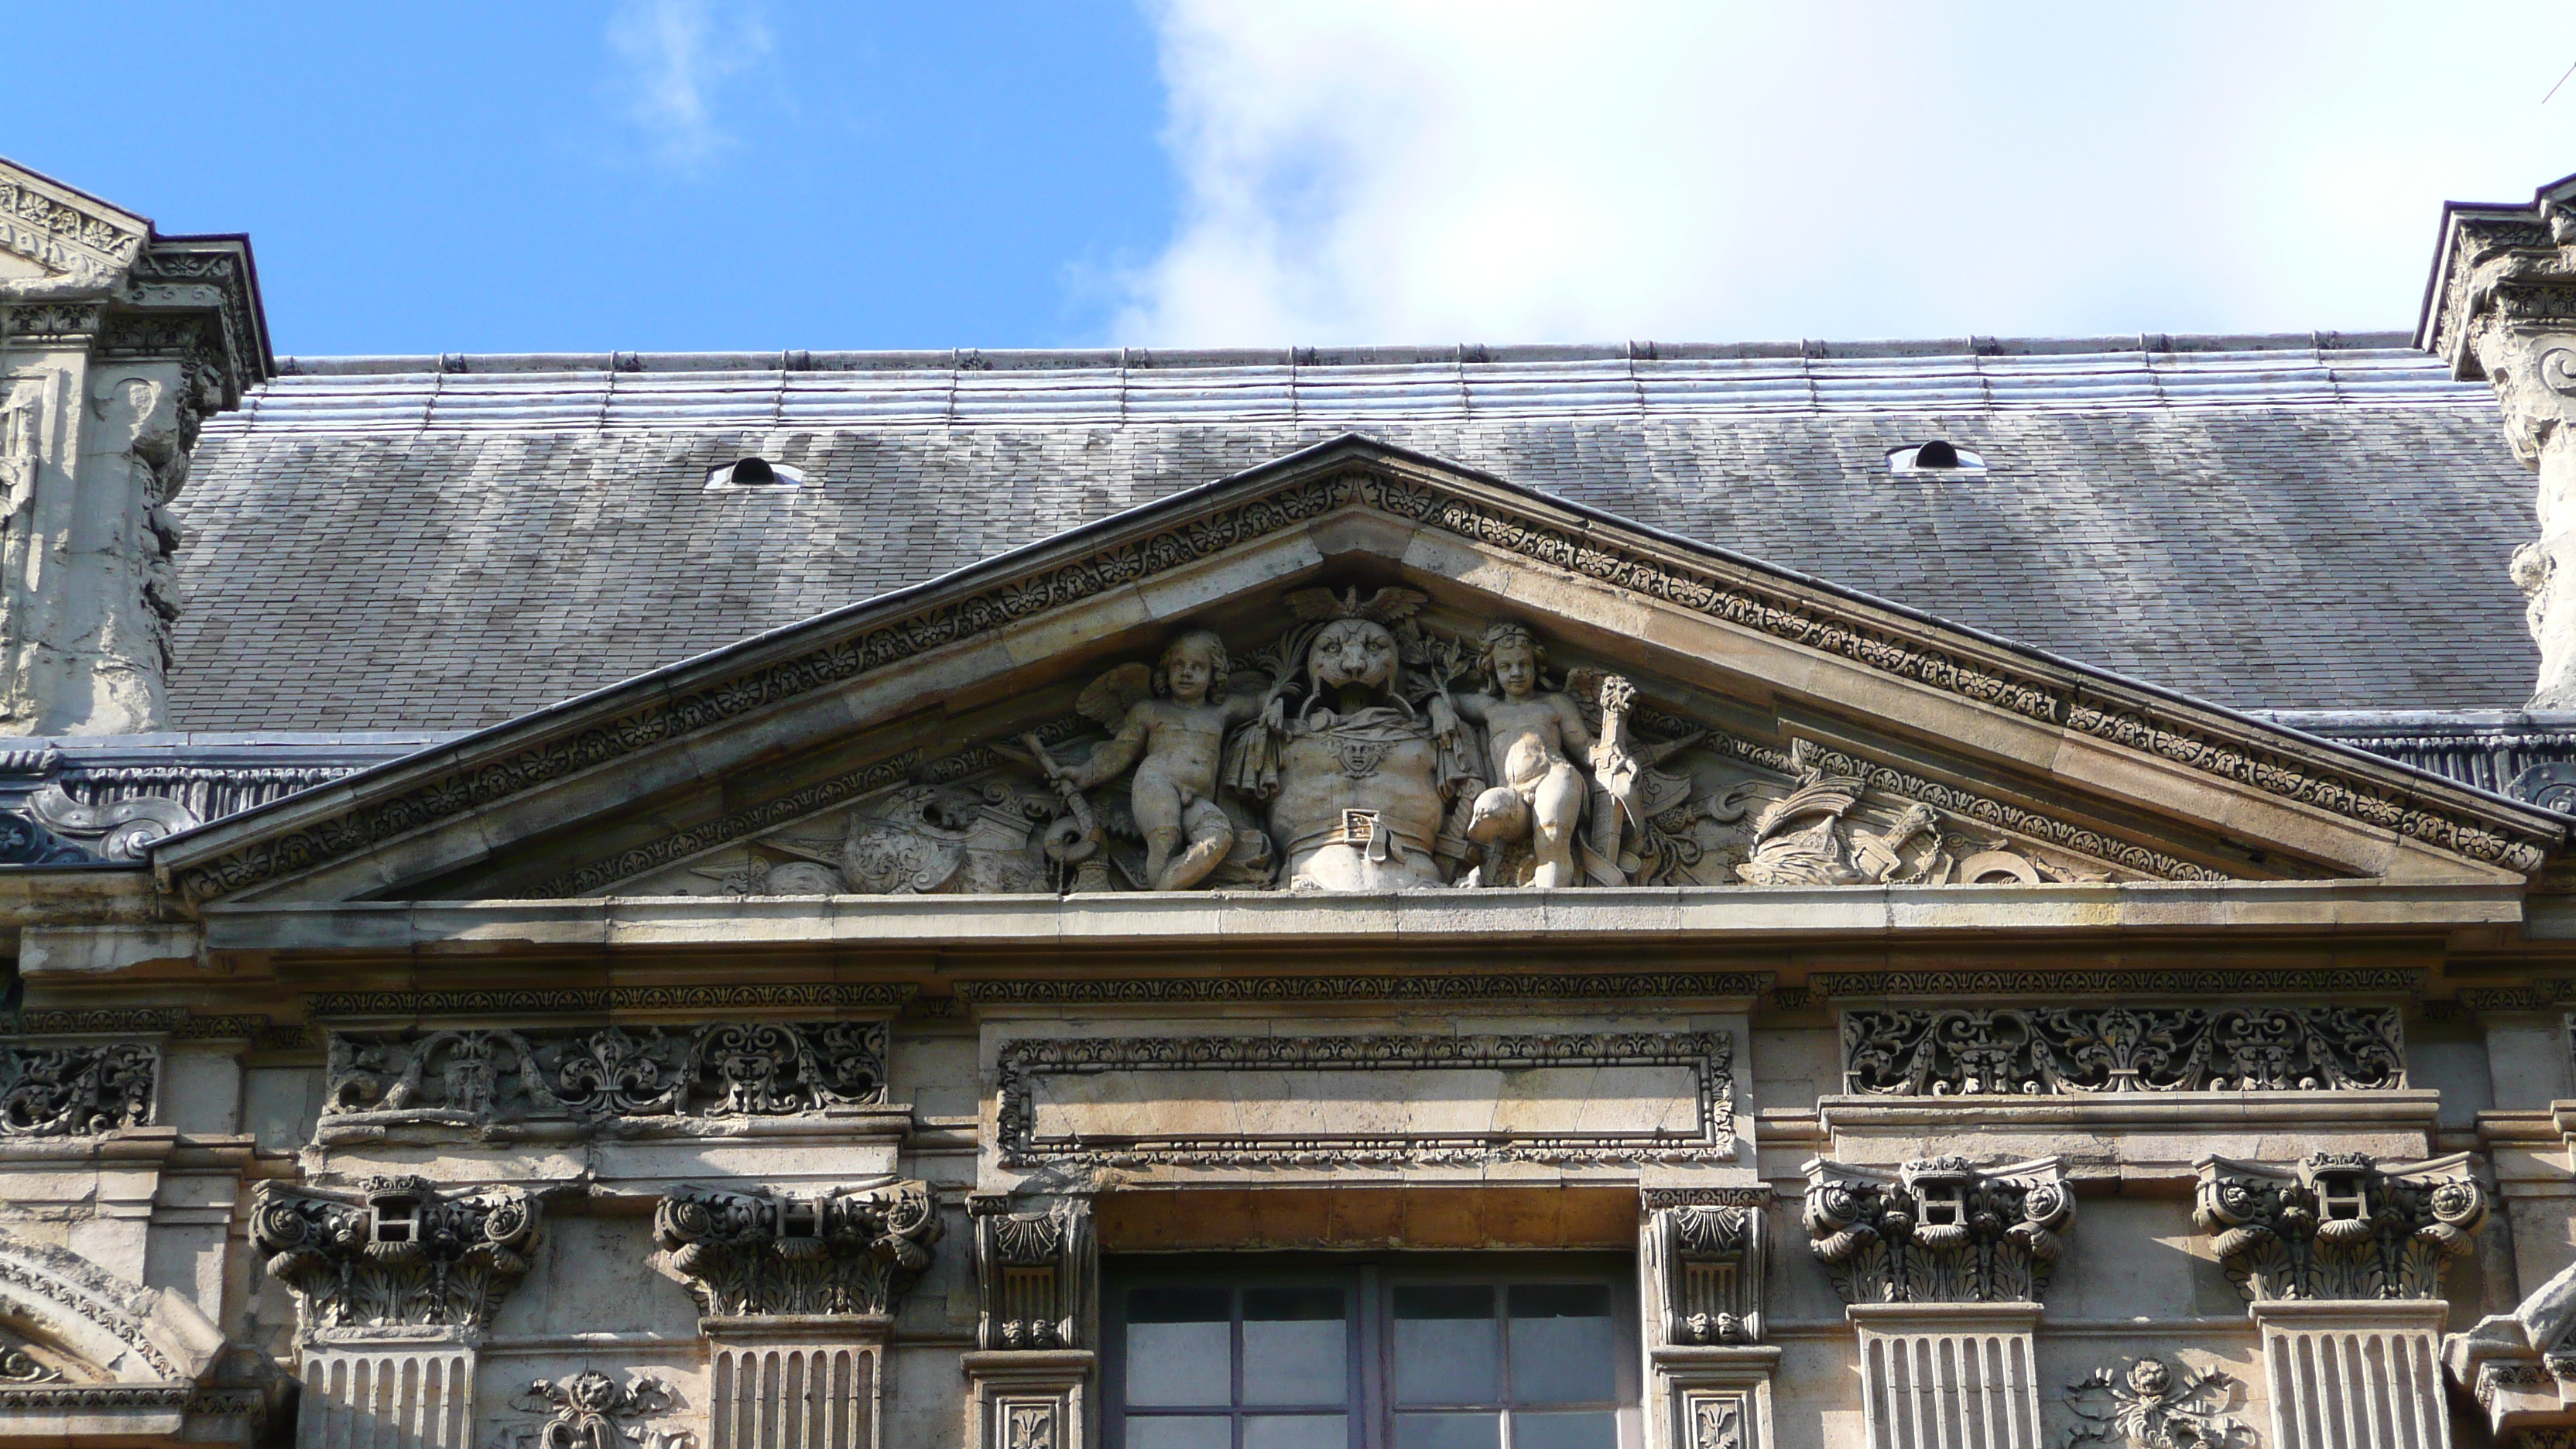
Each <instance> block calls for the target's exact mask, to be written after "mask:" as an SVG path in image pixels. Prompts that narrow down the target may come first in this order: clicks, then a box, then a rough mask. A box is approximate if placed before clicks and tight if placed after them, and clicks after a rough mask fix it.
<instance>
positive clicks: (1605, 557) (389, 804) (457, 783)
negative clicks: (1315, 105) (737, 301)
mask: <svg viewBox="0 0 2576 1449" xmlns="http://www.w3.org/2000/svg"><path fill="white" fill-rule="evenodd" d="M1345 506H1358V507H1364V508H1369V509H1374V510H1376V511H1379V512H1383V513H1386V514H1389V515H1392V516H1394V517H1397V518H1400V519H1404V520H1407V521H1410V522H1415V523H1420V524H1423V525H1426V526H1430V527H1435V528H1438V529H1441V530H1443V531H1445V532H1449V533H1452V534H1456V535H1458V536H1460V537H1463V538H1467V539H1471V540H1474V541H1476V542H1479V543H1482V544H1486V545H1488V546H1490V547H1494V548H1498V549H1501V550H1504V551H1506V552H1509V553H1513V554H1517V555H1519V556H1521V557H1523V558H1527V559H1530V560H1533V561H1535V562H1538V563H1542V564H1548V565H1552V566H1554V567H1557V568H1560V569H1564V570H1566V571H1568V572H1571V573H1574V574H1578V575H1581V576H1583V577H1585V578H1589V579H1593V580H1596V581H1599V582H1602V583H1607V584H1611V585H1614V586H1617V587H1620V588H1624V589H1627V590H1629V591H1631V592H1634V593H1638V594H1642V595H1644V596H1646V597H1648V598H1653V599H1657V600H1661V601H1664V602H1667V603H1670V604H1673V605H1676V606H1678V607H1681V608H1684V609H1688V610H1691V611H1692V612H1695V613H1698V614H1702V615H1704V616H1707V617H1711V618H1716V619H1722V620H1724V621H1726V622H1728V623H1731V624H1735V625H1738V626H1741V627H1744V628H1748V629H1753V630H1756V631H1758V632H1760V633H1763V634H1767V635H1770V636H1772V637H1774V638H1778V639H1782V640H1786V641H1789V642H1792V643H1796V644H1801V645H1804V646H1806V647H1808V648H1812V649H1818V650H1822V651H1823V652H1825V653H1828V654H1832V655H1836V656H1838V657H1841V658H1844V659H1848V660H1850V661H1852V662H1854V663H1856V664H1860V665H1862V666H1864V667H1866V668H1870V669H1874V670H1877V671H1879V672H1881V673H1884V674H1889V675H1893V676H1896V677H1898V678H1902V679H1908V680H1912V681H1915V682H1917V683H1920V684H1923V685H1926V686H1929V687H1931V688H1934V689H1938V690H1941V691H1944V692H1946V693H1950V694H1956V695H1959V696H1961V697H1963V698H1966V699H1971V700H1975V701H1978V702H1980V703H1984V704H1989V705H1992V706H1994V707H1996V708H1999V709H2004V710H2007V711H2010V712H2011V713H2014V714H2017V715H2021V716H2023V717H2025V718H2028V719H2033V720H2037V721H2041V722H2043V723H2048V724H2055V725H2061V726H2065V727H2067V728H2071V729H2074V730H2076V731H2078V732H2081V733H2084V734H2089V735H2093V736H2095V737H2097V738H2101V739H2106V740H2110V741H2112V742H2114V743H2118V744H2121V745H2125V746H2128V747H2130V748H2134V749H2139V750H2143V751H2146V752H2148V753H2150V754H2154V755H2157V756H2159V757H2161V758H2165V759H2169V760H2173V761H2176V762H2178V763H2181V764H2184V765H2187V766H2189V767H2191V768H2194V769H2197V770H2201V771H2204V772H2207V773H2210V774H2215V775H2219V776H2222V777H2224V778H2227V779H2231V780H2236V781H2239V782H2241V783H2244V784H2248V785H2251V786H2253V787H2255V788H2257V789H2260V790H2263V791H2265V792H2266V793H2269V794H2273V795H2278V796H2281V797H2284V798H2288V799H2293V800H2297V801H2301V802H2303V803H2306V804H2310V805H2314V806H2317V807H2319V808H2322V809H2325V810H2328V811H2330V812H2332V813H2335V814H2339V815H2343V816H2346V817H2348V818H2351V819H2355V820H2360V821H2363V822H2364V823H2367V824H2371V825H2376V826H2381V827H2383V828H2386V829H2389V830H2391V831H2394V832H2395V833H2397V834H2399V835H2402V836H2405V837H2407V838H2409V839H2415V840H2421V841H2423V842H2425V843H2427V844H2430V845H2434V846H2436V847H2439V848H2441V849H2445V850H2450V851H2454V852H2457V853H2458V854H2460V855H2463V856H2466V857H2468V858H2470V859H2472V860H2479V861H2485V862H2489V863H2492V864H2498V865H2503V866H2506V867H2508V868H2511V869H2514V870H2520V871H2526V872H2528V871H2532V870H2537V869H2538V868H2539V867H2540V865H2541V863H2542V861H2543V860H2544V859H2545V857H2546V854H2547V850H2548V848H2549V847H2550V846H2551V845H2554V844H2556V843H2558V840H2559V836H2558V835H2557V833H2556V832H2554V831H2550V830H2548V829H2547V828H2545V827H2542V826H2540V825H2538V824H2533V825H2531V826H2529V827H2528V828H2526V829H2524V830H2523V831H2521V832H2520V833H2507V832H2506V831H2505V830H2501V829H2498V828H2496V827H2494V826H2491V825H2488V824H2485V823H2481V822H2479V821H2477V820H2474V819H2472V818H2470V817H2468V816H2466V815H2464V814H2460V813H2457V812H2454V811H2450V810H2445V809H2440V808H2435V807H2432V806H2428V805H2424V804H2422V803H2420V802H2418V801H2416V800H2415V799H2414V798H2413V797H2412V794H2411V792H2405V791H2397V790H2392V789H2389V788H2385V787H2381V786H2378V785H2373V784H2370V783H2367V782H2365V781H2363V780H2360V779H2358V778H2356V777H2353V776H2351V775H2348V774H2346V773H2344V772H2341V771H2338V770H2334V769H2332V768H2329V767H2321V766H2319V765H2317V764H2314V763H2312V762H2307V761H2301V760H2296V759H2293V758H2291V757H2289V756H2287V755H2282V754H2279V753H2277V752H2273V751H2268V750H2263V749H2260V748H2259V747H2248V746H2243V745H2239V744H2234V743H2230V742H2226V741H2219V740H2213V739H2210V738H2208V737H2207V736H2206V735H2205V734H2202V733H2201V732H2199V731H2197V730H2195V729H2194V728H2192V727H2190V726H2186V725H2183V724H2181V723H2179V722H2178V721H2175V720H2170V719H2167V718H2164V717H2162V716H2161V715H2160V714H2158V713H2157V712H2155V711H2154V710H2153V709H2152V708H2151V707H2149V706H2147V705H2145V704H2143V703H2137V702H2124V703H2121V704H2119V705H2116V706H2113V707H2107V708H2106V707H2104V706H2102V705H2099V704H2096V703H2095V702H2093V701H2092V700H2090V699H2087V698H2084V697H2083V693H2084V686H2083V685H2081V684H2076V685H2073V686H2070V685H2067V684H2061V683H2057V682H2054V681H2048V680H2043V679H2041V678H2039V677H2037V676H2036V675H2027V674H2018V673H2007V672H2002V671H2000V670H1998V669H1994V668H1989V667H1987V666H1985V665H1983V664H1980V663H1977V662H1972V661H1970V660H1968V659H1965V658H1962V657H1960V656H1958V655H1955V654H1953V653H1951V652H1949V651H1945V650H1942V649H1938V648H1932V647H1927V646H1926V645H1925V644H1923V643H1922V642H1920V641H1919V640H1916V639H1911V638H1906V637H1901V636H1899V635H1897V634H1896V633H1894V632H1892V631H1889V630H1887V629H1884V628H1882V627H1879V626H1877V625H1874V624H1870V623H1866V622H1863V620H1862V618H1861V616H1860V614H1859V611H1858V610H1857V608H1854V607H1847V606H1840V605H1838V604H1837V603H1836V602H1835V601H1832V600H1829V599H1823V598H1801V597H1798V596H1796V595H1794V594H1792V593H1791V592H1790V591H1789V590H1788V589H1787V588H1785V587H1781V586H1778V585H1776V584H1771V583H1769V582H1767V581H1763V580H1760V579H1758V577H1757V576H1755V575H1754V574H1753V572H1752V570H1750V569H1730V570H1726V571H1724V572H1721V571H1720V570H1719V569H1718V568H1716V567H1710V566H1691V565H1685V564H1681V563H1679V562H1677V561H1675V560H1673V559H1671V558H1668V557H1665V556H1662V555H1660V554H1657V553H1652V552H1648V551H1646V550H1645V549H1643V548H1630V547H1623V546H1619V545H1616V544H1612V543H1609V542H1607V541H1606V540H1605V539H1604V537H1603V536H1601V535H1600V534H1598V533H1596V532H1594V531H1593V530H1591V529H1588V528H1569V527H1566V526H1562V525H1559V524H1557V523H1554V522H1549V521H1545V520H1543V519H1541V518H1539V517H1538V516H1537V515H1536V513H1535V512H1534V511H1532V510H1524V509H1519V508H1514V507H1511V506H1509V505H1507V504H1505V503H1503V502H1501V501H1499V500H1495V499H1488V498H1471V497H1466V496H1462V495H1460V494H1457V493H1454V492H1451V491H1449V490H1448V489H1446V488H1441V487H1437V486H1434V485H1432V484H1430V483H1427V482H1420V481H1414V480H1410V479H1404V478H1398V477H1395V476H1392V470H1391V469H1390V470H1387V471H1380V470H1378V469H1373V468H1370V467H1365V466H1359V467H1344V468H1341V469H1338V470H1336V471H1333V472H1330V473H1327V474H1324V475H1322V476H1311V475H1310V476H1305V477H1299V478H1295V479H1291V480H1289V481H1287V482H1285V483H1283V484H1281V485H1279V486H1277V487H1274V488H1272V489H1269V490H1268V491H1265V492H1262V493H1259V494H1257V495H1256V496H1254V497H1251V498H1247V499H1244V500H1242V501H1240V502H1237V503H1233V504H1230V505H1227V506H1225V507H1222V508H1219V509H1216V510H1214V511H1213V512H1210V513H1207V514H1204V515H1202V516H1200V517H1198V518H1194V519H1190V520H1187V521H1184V522H1180V523H1175V524H1173V525H1171V526H1169V527H1166V528H1163V529H1160V530H1157V531H1156V532H1154V533H1151V534H1148V535H1146V536H1144V537H1142V538H1136V539H1130V540H1127V541H1123V542H1119V543H1115V544H1111V545H1108V546H1106V547H1103V548H1099V549H1095V550H1093V551H1092V552H1090V553H1088V554H1085V555H1083V556H1082V557H1079V558H1075V559H1072V560H1069V561H1066V562H1064V563H1061V564H1057V565H1054V566H1051V567H1049V568H1047V569H1045V570H1043V571H1041V572H1038V573H1035V574H1031V575H1024V576H1022V577H1019V578H1016V579H1010V580H1005V581H1002V582H999V583H996V584H994V585H992V586H990V587H987V588H985V589H983V590H981V591H979V592H977V593H974V594H972V595H969V596H967V597H964V598H960V599H954V600H950V601H948V602H944V603H940V604H936V605H932V606H929V607H926V608H923V609H920V610H917V611H915V612H913V613H911V614H908V615H906V616H904V617H902V618H900V619H896V620H892V621H889V622H887V623H884V624H881V625H878V626H875V627H873V628H868V629H865V630H862V631H860V632H858V633H856V634H854V635H852V636H850V637H847V638H842V639H836V640H833V641H832V642H830V643H827V644H824V645H822V646H821V647H818V648H815V649H812V650H808V651H806V652H805V653H803V654H800V655H797V656H795V657H793V658H790V659H786V660H782V661H779V662H777V663H775V664H770V665H765V666H762V667H760V668H756V669H752V670H749V671H746V672H744V673H741V674H738V675H735V676H733V677H731V678H728V679H723V680H719V681H716V682H714V683H712V684H710V685H708V686H706V687H705V688H702V689H698V690H695V691H692V692H689V693H686V694H681V695H677V696H675V697H671V698H667V699H664V700H660V701H657V702H655V703H652V704H649V705H646V706H644V707H642V708H639V709H636V710H634V711H632V712H630V713H628V714H625V715H622V716H620V717H618V718H616V719H614V720H610V721H606V722H603V723H600V724H597V725H593V726H590V727H588V728H585V729H581V730H579V731H577V732H575V733H572V734H568V735H564V736H560V737H557V738H555V739H551V740H547V741H544V742H542V743H539V744H535V745H532V746H530V747H529V748H527V749H524V750H521V751H519V752H518V753H516V754H513V755H510V756H508V757H507V758H503V759H496V760H492V761H489V762H486V763H483V764H480V765H477V766H474V767H472V768H470V769H464V770H458V771H454V772H451V773H449V774H445V775H442V776H440V777H438V778H436V779H433V780H430V781H427V782H425V783H423V784H421V785H418V786H416V787H414V788H412V789H410V790H407V791H404V792H403V793H401V794H399V795H396V796H394V797H392V798H391V799H388V800H385V801H382V802H380V803H376V804H371V805H367V806H364V807H361V808H358V809H354V810H351V811H348V812H346V813H344V814H341V815H339V816H336V817H334V818H332V819H329V820H325V821H322V822H319V823H316V824H314V825H312V826H309V827H306V828H304V829H301V830H296V831H291V832H288V833H286V834H284V835H281V836H278V837H276V838H274V839H270V840H265V841H259V842H256V843H252V844H247V845H244V846H241V847H239V848H237V849H234V850H231V851H227V852H224V853H222V854H219V855H216V856H213V857H211V858H209V859H207V860H205V861H203V862H201V863H198V864H194V865H190V866H187V867H185V868H183V869H180V870H177V871H176V872H174V880H173V884H174V886H175V887H176V889H177V890H178V891H179V893H180V894H181V896H182V897H183V898H185V899H187V900H190V901H207V900H212V899H214V898H216V897H218V896H222V895H225V894H228V893H230V892H233V891H238V890H242V889H245V888H248V887H250V886H255V885H258V884H261V883H263V882H265V881H269V880H273V879H276V878H277V877H279V876H281V875H286V874H290V873H292V872H296V871H302V870H306V869H310V868H313V867H316V866H320V865H323V864H326V863H328V862H331V861H334V860H338V859H341V858H344V857H347V856H351V855H355V854H358V853H361V852H363V851H366V850H369V849H372V848H373V847H375V846H376V845H378V844H381V843H383V842H384V841H387V840H390V839H392V838H394V837H396V836H399V835H403V834H406V833H408V832H410V831H412V830H415V829H418V828H420V827H422V826H425V825H430V824H434V823H436V822H438V821H441V820H446V819H449V818H452V817H454V816H457V815H461V814H465V813H467V812H469V811H471V810H474V809H477V808H479V807H481V806H483V805H485V804H488V803H491V802H493V801H496V800H499V799H502V798H504V797H506V796H510V795H514V794H517V793H519V792H521V791H524V790H527V789H529V788H532V787H534V786H537V785H541V784H544V783H547V782H549V781H553V780H557V779H561V778H563V777H565V776H568V775H571V774H574V773H576V772H578V771H581V770H586V769H589V768H591V767H593V766H596V765H600V764H604V763H607V762H609V761H612V760H617V759H621V758H624V757H625V756H628V755H631V754H634V753H636V752H637V751H640V750H644V749H647V748H650V747H652V746H655V745H658V744H660V743H662V742H664V741H666V740H669V739H672V738H675V737H677V736H680V735H682V734H686V733H689V732H692V731H695V730H698V729H702V728H706V727H708V726H711V725H716V724H720V723H723V722H724V721H726V720H730V719H734V718H737V717H739V716H742V715H744V714H747V713H749V712H751V711H753V710H757V709H761V708H765V707H767V706H770V705H773V704H777V703H780V702H783V701H786V700H790V699H795V698H798V697H801V696H803V695H806V694H810V693H812V692H814V691H816V690H820V689H825V688H829V687H832V686H834V685H838V684H841V683H843V682H846V681H848V680H850V679H853V678H856V677H858V676H860V675H862V674H866V673H868V672H871V671H873V670H877V669H881V668H885V667H887V666H889V665H892V664H896V663H899V662H901V661H904V660H907V659H911V658H914V657H916V656H919V655H921V654H924V653H927V652H929V651H931V650H934V649H939V648H943V647H945V646H947V645H950V644H954V643H958V642H960V641H963V640H967V639H974V638H979V637H982V636H985V635H988V634H991V633H993V632H995V631H997V630H1000V629H1003V628H1006V627H1009V626H1011V625H1014V624H1017V623H1019V622H1021V621H1023V620H1026V619H1029V618H1032V617H1034V616H1036V615H1038V614H1042V613H1045V612H1047V611H1049V610H1052V609H1056V608H1059V607H1062V606H1065V605H1069V604H1073V603H1078V602H1080V601H1082V600H1085V599H1089V598H1092V597H1096V596H1097V595H1099V594H1102V593H1104V592H1107V591H1109V590H1112V589H1116V588H1122V587H1126V586H1129V585H1132V584H1134V583H1137V582H1139V581H1141V580H1143V579H1146V578H1150V577H1153V576H1155V575H1158V574H1162V573H1165V572H1168V571H1170V570H1172V569H1175V568H1178V567H1181V566H1184V565H1187V564H1190V563H1193V562H1196V561H1197V560H1200V559H1204V558H1207V557H1209V556H1211V555H1213V554H1216V553H1220V552H1222V551H1224V550H1226V549H1229V548H1233V547H1235V546H1237V545H1239V544H1244V543H1249V542H1253V541H1255V540H1258V539H1261V538H1264V537H1267V536H1269V535H1271V534H1274V533H1278V532H1281V531H1283V530H1286V529H1290V528H1295V527H1299V526H1301V525H1303V524H1306V523H1308V522H1311V521H1313V520H1315V519H1317V518H1320V517H1322V516H1323V515H1325V514H1327V513H1329V512H1331V511H1333V510H1335V509H1337V508H1341V507H1345Z"/></svg>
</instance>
